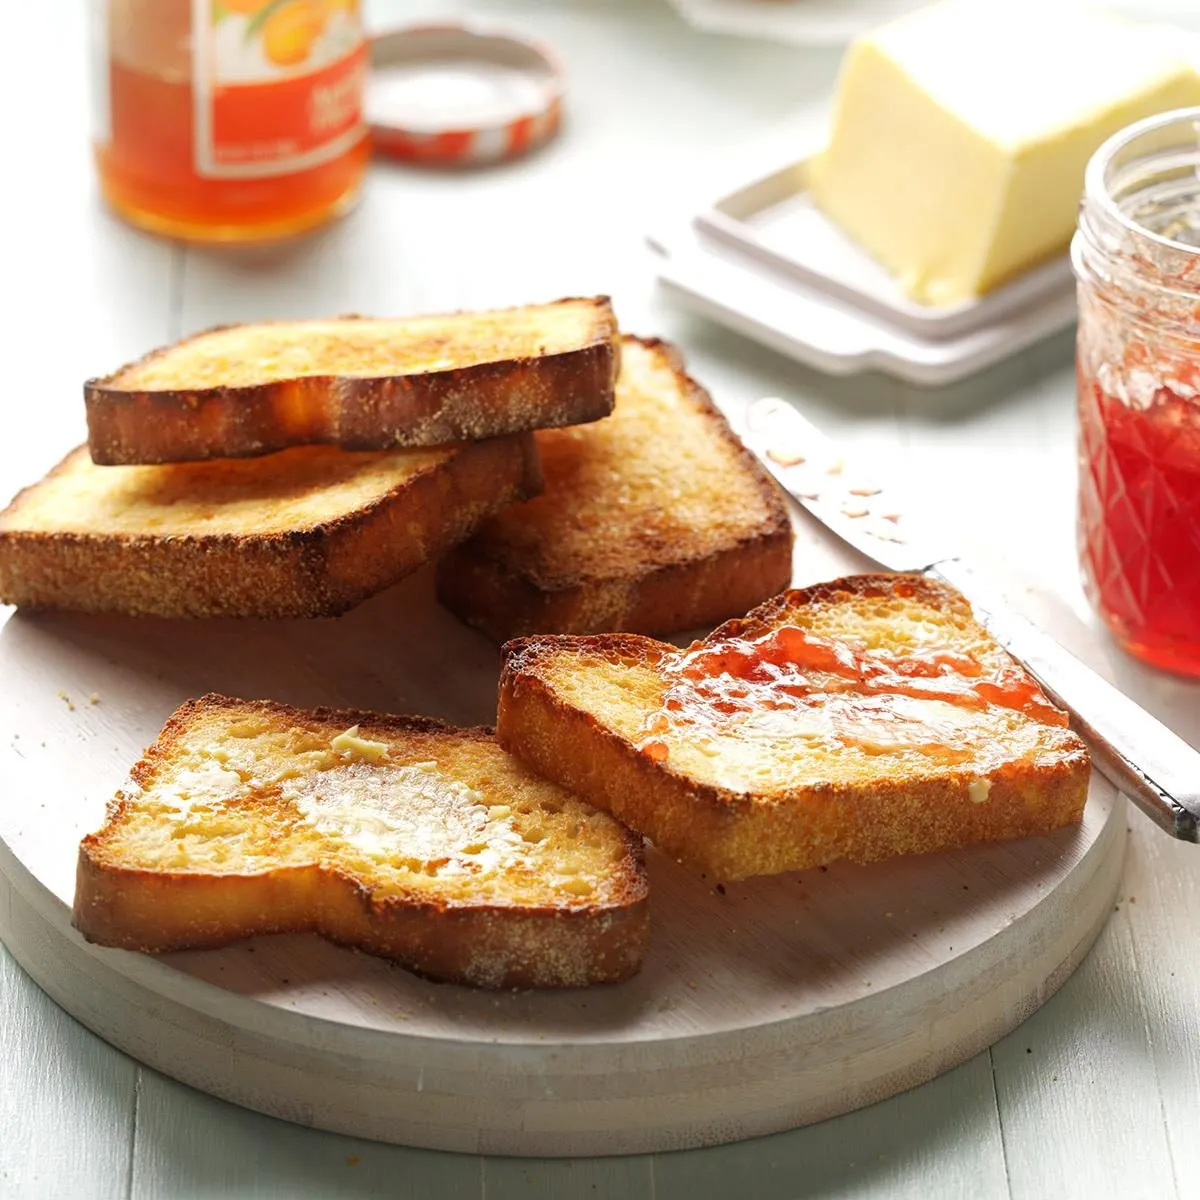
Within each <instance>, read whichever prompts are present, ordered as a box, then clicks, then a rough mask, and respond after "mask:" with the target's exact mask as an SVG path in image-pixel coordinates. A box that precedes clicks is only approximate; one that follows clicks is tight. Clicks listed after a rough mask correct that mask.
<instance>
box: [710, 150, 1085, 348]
mask: <svg viewBox="0 0 1200 1200" xmlns="http://www.w3.org/2000/svg"><path fill="white" fill-rule="evenodd" d="M814 157H815V150H814V153H813V154H809V155H805V156H804V157H802V158H800V159H798V160H795V161H790V162H787V163H786V164H784V165H783V166H780V167H778V168H776V169H775V170H771V171H769V172H768V173H767V174H765V175H759V176H757V177H755V178H752V179H750V180H749V181H748V182H746V183H743V184H739V185H738V186H736V187H735V188H733V189H732V190H729V191H727V192H724V193H723V194H721V195H720V196H718V197H717V198H716V199H715V200H714V201H713V202H712V203H711V204H710V205H709V207H707V208H705V209H704V210H702V211H701V212H699V213H697V214H696V216H695V217H694V218H693V220H694V223H695V226H696V229H697V230H698V231H699V232H700V234H701V235H702V236H706V237H710V238H713V239H715V240H716V241H718V242H721V243H724V244H725V245H728V246H730V247H732V248H733V249H735V250H737V251H740V252H742V253H744V254H745V255H747V256H748V257H749V258H751V259H753V260H755V262H756V263H758V264H760V265H761V266H763V267H765V268H766V269H767V270H769V271H774V272H779V273H782V274H786V275H789V276H792V277H794V278H795V279H797V280H798V281H800V282H801V283H806V284H808V285H810V286H812V287H817V288H820V289H821V290H823V291H825V292H826V293H828V294H829V295H831V296H835V297H837V298H839V299H841V300H845V301H847V302H848V303H850V304H854V305H857V306H859V307H861V308H863V309H864V310H865V311H866V312H868V313H871V314H873V315H875V316H878V317H881V318H883V319H884V320H887V321H891V322H895V323H897V324H899V325H901V326H903V327H904V328H905V329H907V330H910V331H911V332H913V333H917V334H919V335H921V336H922V337H927V338H946V337H955V336H959V335H961V334H963V333H966V332H968V331H970V330H973V329H980V328H982V327H983V326H985V325H987V324H990V323H994V322H995V321H997V320H999V319H1000V318H1002V317H1007V316H1010V315H1012V314H1014V313H1017V312H1019V311H1024V310H1028V309H1029V308H1030V307H1031V306H1032V305H1035V304H1037V303H1038V302H1040V301H1041V300H1043V299H1047V298H1049V297H1050V296H1052V295H1061V294H1063V293H1065V292H1070V291H1071V290H1072V288H1073V282H1072V275H1071V264H1070V259H1069V258H1068V256H1067V254H1066V252H1065V251H1064V252H1063V253H1062V254H1060V255H1057V256H1056V257H1055V258H1053V259H1050V260H1048V261H1047V262H1044V263H1041V264H1039V265H1038V266H1036V267H1032V268H1031V269H1029V270H1028V271H1024V272H1022V273H1021V274H1020V275H1019V276H1017V277H1016V278H1014V279H1013V280H1012V281H1011V282H1009V283H1007V284H1005V285H1003V286H1001V287H998V288H995V289H993V290H992V291H990V292H988V293H987V294H986V295H984V296H981V297H979V298H978V299H974V300H968V301H963V302H960V303H958V304H954V305H948V306H945V307H938V306H934V305H928V304H919V303H917V302H916V301H915V300H912V299H910V298H909V297H908V296H907V295H906V294H905V292H904V291H903V290H902V289H901V288H900V286H899V285H898V284H897V283H896V281H895V279H893V278H892V276H891V275H890V274H889V273H888V272H887V270H886V269H885V268H884V267H882V266H881V265H880V264H879V263H878V262H876V261H875V260H874V259H873V258H872V257H871V256H870V255H869V254H867V253H866V251H864V250H863V249H862V248H861V247H859V246H858V244H857V243H855V242H854V241H853V240H852V239H851V238H850V237H848V236H847V235H846V234H845V233H843V232H842V230H841V229H840V228H839V227H838V226H837V225H836V224H835V223H834V222H833V221H831V220H830V219H829V217H827V216H826V215H825V214H824V213H823V212H822V211H821V209H820V208H818V207H817V205H816V204H815V203H814V202H813V199H812V196H811V194H810V192H809V190H808V175H809V167H810V163H811V162H812V160H813V158H814Z"/></svg>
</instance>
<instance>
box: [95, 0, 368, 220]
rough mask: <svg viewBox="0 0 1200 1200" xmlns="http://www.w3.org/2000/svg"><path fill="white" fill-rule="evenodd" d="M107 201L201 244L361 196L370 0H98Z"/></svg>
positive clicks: (100, 142) (326, 212)
mask: <svg viewBox="0 0 1200 1200" xmlns="http://www.w3.org/2000/svg"><path fill="white" fill-rule="evenodd" d="M92 3H93V14H92V15H93V27H92V28H93V47H92V49H93V60H94V62H93V71H94V99H93V111H94V117H95V127H96V132H95V138H94V144H95V154H96V163H97V167H98V170H99V174H100V186H101V190H102V192H103V194H104V197H105V199H106V200H107V201H108V203H109V204H110V205H111V206H112V208H114V209H115V210H116V211H117V212H118V213H119V214H120V215H121V216H123V217H125V218H126V219H127V220H129V221H131V222H132V223H133V224H135V225H139V226H141V227H143V228H145V229H150V230H153V231H155V232H157V233H163V234H167V235H169V236H173V237H181V238H187V239H190V240H195V241H211V242H233V241H258V240H267V239H273V238H279V237H286V236H288V235H291V234H296V233H301V232H303V231H305V230H308V229H311V228H313V227H314V226H316V225H319V224H321V223H322V222H324V221H326V220H328V219H330V218H332V217H335V216H337V215H339V214H340V213H342V212H343V211H345V210H346V209H347V208H348V207H349V206H350V205H352V204H353V202H354V200H355V198H356V196H357V194H358V190H359V187H360V184H361V181H362V177H363V173H364V171H365V169H366V165H367V159H368V155H369V145H368V140H367V135H366V127H365V125H364V123H363V115H362V97H363V85H364V80H365V76H366V47H365V43H364V38H363V30H362V21H361V17H360V13H359V6H358V0H92Z"/></svg>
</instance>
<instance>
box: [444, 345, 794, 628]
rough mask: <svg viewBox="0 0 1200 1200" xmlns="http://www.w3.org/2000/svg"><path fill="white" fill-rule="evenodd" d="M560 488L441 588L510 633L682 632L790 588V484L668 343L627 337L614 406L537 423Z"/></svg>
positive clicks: (459, 561)
mask: <svg viewBox="0 0 1200 1200" xmlns="http://www.w3.org/2000/svg"><path fill="white" fill-rule="evenodd" d="M536 437H537V443H538V452H539V454H540V455H541V459H542V469H543V471H544V473H545V477H546V486H545V490H544V491H543V492H542V494H541V495H540V496H538V497H537V498H535V499H533V500H528V501H526V502H525V503H524V504H518V505H514V506H513V507H511V508H508V509H505V510H504V511H503V512H501V513H500V514H499V515H497V516H495V517H492V518H491V519H490V520H489V521H488V522H486V524H484V525H483V526H482V528H481V529H480V530H479V532H478V533H476V534H475V536H474V537H472V538H471V539H470V540H469V541H467V542H465V543H464V544H463V545H461V546H460V547H458V548H457V549H456V550H454V551H453V552H452V553H451V554H449V555H448V556H447V557H446V558H445V559H443V560H442V562H441V563H440V564H439V567H438V597H439V599H440V600H441V601H442V603H443V604H444V605H446V607H447V608H449V609H450V610H451V611H453V612H454V613H456V614H457V615H458V616H460V617H461V618H462V619H463V620H464V621H466V622H467V623H468V624H470V625H474V626H476V627H477V628H479V629H481V630H482V631H483V632H484V633H486V634H487V635H488V636H489V637H491V638H492V639H494V640H495V641H497V642H503V641H506V640H507V639H508V638H512V637H518V636H521V635H523V634H530V633H602V632H609V631H617V630H625V631H631V632H637V633H653V634H671V633H677V632H679V631H680V630H686V629H695V628H697V627H698V626H701V625H714V624H716V623H717V622H718V621H723V620H725V618H727V617H732V616H734V615H736V614H740V613H744V612H745V611H746V610H747V609H748V608H750V607H751V606H752V605H755V604H757V603H759V601H761V600H764V599H766V598H767V597H768V596H773V595H775V594H776V593H777V592H779V591H781V590H782V589H783V588H785V587H786V586H787V584H788V582H789V580H790V579H791V571H792V529H791V523H790V521H789V520H788V514H787V509H786V508H785V507H784V503H783V499H782V497H781V495H780V492H779V490H778V488H777V487H776V485H775V483H774V482H773V481H772V480H771V478H770V477H769V476H768V475H767V473H766V472H765V471H763V470H762V468H761V467H760V466H759V465H758V463H757V461H756V460H755V459H754V457H753V455H751V454H750V453H749V452H748V451H747V450H746V449H745V447H744V446H743V445H742V444H741V442H740V441H739V440H738V439H737V437H736V436H735V435H734V433H733V431H732V430H731V429H730V428H729V425H728V423H727V422H726V420H725V418H724V417H723V416H722V415H721V413H720V411H719V410H718V409H717V408H716V407H715V406H714V405H713V403H712V401H711V400H710V399H709V397H708V394H707V393H706V392H705V391H704V389H703V388H701V387H700V385H699V384H698V383H696V381H695V380H694V379H692V378H691V377H690V376H688V375H687V374H686V373H685V372H684V369H683V360H682V359H681V357H680V356H679V354H678V353H677V351H676V350H675V349H674V347H672V346H670V345H668V344H667V343H665V342H660V341H646V340H642V339H639V338H633V337H625V338H623V339H622V346H621V373H620V375H619V377H618V379H617V401H616V407H615V408H614V410H613V414H612V416H610V417H606V418H605V419H604V420H603V421H597V422H596V423H595V424H592V425H586V426H581V427H579V428H576V429H553V430H545V431H542V432H539V433H538V434H537V435H536Z"/></svg>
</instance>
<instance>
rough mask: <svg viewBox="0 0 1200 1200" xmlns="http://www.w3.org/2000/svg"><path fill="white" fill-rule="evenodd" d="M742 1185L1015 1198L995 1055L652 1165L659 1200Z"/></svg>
mask: <svg viewBox="0 0 1200 1200" xmlns="http://www.w3.org/2000/svg"><path fill="white" fill-rule="evenodd" d="M951 1148H952V1149H951ZM737 1180H743V1181H745V1183H744V1186H745V1187H746V1188H747V1191H746V1192H745V1193H743V1194H746V1195H750V1194H752V1195H753V1196H754V1200H802V1198H805V1197H815V1196H853V1197H855V1200H868V1198H869V1200H910V1198H911V1200H928V1198H929V1197H930V1196H933V1195H937V1196H954V1197H970V1198H971V1200H1001V1198H1002V1197H1007V1196H1008V1195H1009V1191H1008V1186H1007V1182H1006V1179H1005V1169H1004V1151H1003V1145H1002V1141H1001V1133H1000V1122H999V1119H998V1117H997V1112H996V1101H995V1093H994V1091H993V1089H992V1067H991V1063H990V1061H989V1058H988V1055H987V1054H986V1053H984V1054H979V1055H976V1057H975V1058H973V1059H971V1060H970V1061H969V1062H966V1063H964V1064H963V1065H962V1066H961V1067H958V1068H957V1069H955V1070H953V1071H951V1072H949V1073H948V1074H947V1075H944V1076H942V1078H941V1079H940V1080H939V1081H938V1083H937V1085H936V1087H925V1088H918V1089H917V1090H916V1091H914V1092H908V1093H905V1094H904V1095H900V1096H893V1097H892V1098H891V1099H890V1100H884V1101H883V1102H882V1103H880V1104H875V1105H872V1106H871V1107H870V1108H865V1109H861V1110H860V1111H858V1112H854V1113H847V1114H846V1115H845V1116H843V1117H837V1118H835V1119H834V1120H832V1121H826V1122H825V1123H824V1124H822V1125H814V1126H811V1127H810V1128H808V1129H801V1130H797V1131H796V1132H795V1133H788V1134H778V1135H776V1136H775V1137H768V1138H759V1139H758V1140H756V1141H753V1142H743V1143H741V1144H740V1145H736V1146H727V1147H718V1148H715V1149H712V1150H698V1151H694V1152H692V1153H690V1154H660V1155H657V1156H656V1157H655V1160H654V1182H655V1191H656V1195H657V1196H658V1197H660V1198H661V1197H667V1196H680V1197H702V1196H711V1195H716V1194H719V1193H718V1192H715V1191H714V1190H713V1184H714V1182H718V1181H719V1183H720V1184H722V1185H724V1186H725V1187H727V1188H728V1187H729V1186H730V1185H731V1184H733V1183H734V1182H735V1181H737ZM750 1189H752V1191H751V1190H750ZM1064 1194H1066V1193H1064Z"/></svg>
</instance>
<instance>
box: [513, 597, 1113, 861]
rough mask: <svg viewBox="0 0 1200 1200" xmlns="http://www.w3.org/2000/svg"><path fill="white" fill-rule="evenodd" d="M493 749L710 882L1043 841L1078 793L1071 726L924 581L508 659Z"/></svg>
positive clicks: (558, 640)
mask: <svg viewBox="0 0 1200 1200" xmlns="http://www.w3.org/2000/svg"><path fill="white" fill-rule="evenodd" d="M497 735H498V737H499V740H500V743H501V745H503V746H504V747H505V749H507V750H509V751H510V752H512V753H513V754H515V755H517V756H518V757H519V758H521V759H522V760H523V761H525V762H526V763H527V764H528V765H529V766H530V767H531V768H532V769H534V770H535V771H537V772H539V773H540V774H542V775H544V776H545V777H546V778H547V779H551V780H553V781H554V782H556V783H558V784H560V785H562V786H563V787H567V788H569V789H571V790H572V791H573V792H574V793H576V794H577V795H579V796H581V797H583V798H584V799H585V800H587V801H589V802H590V803H592V804H595V805H596V806H597V807H599V808H602V809H604V810H606V811H607V812H610V813H611V814H612V815H613V816H615V817H616V818H617V819H618V820H619V821H622V822H623V823H624V824H626V825H628V826H629V827H630V828H632V829H636V830H638V831H639V832H641V833H643V834H645V835H646V836H648V837H649V838H651V839H652V840H653V841H654V842H655V843H656V844H657V845H658V846H659V847H660V848H661V849H663V850H665V851H666V852H667V853H669V854H671V855H673V856H674V857H676V858H678V859H680V860H682V861H684V862H687V863H690V864H691V865H693V866H694V867H696V868H698V869H700V870H701V871H704V872H706V873H707V874H708V875H709V876H710V877H714V878H716V879H726V880H733V879H740V878H743V877H746V876H751V875H763V874H773V873H777V872H782V871H789V870H801V869H805V868H810V867H815V866H818V865H822V864H825V863H829V862H832V861H834V860H836V859H849V860H852V861H855V862H869V861H872V860H875V859H881V858H886V857H888V856H890V855H896V854H916V853H922V852H925V851H933V850H946V849H951V848H955V847H962V846H969V845H972V844H974V843H978V842H991V841H996V840H1000V839H1004V838H1018V837H1025V836H1028V835H1031V834H1039V833H1046V832H1049V831H1050V830H1053V829H1057V828H1059V827H1060V826H1063V825H1067V824H1070V823H1072V822H1075V821H1078V820H1079V819H1080V817H1081V815H1082V812H1083V806H1084V801H1085V798H1086V795H1087V788H1088V776H1089V761H1088V753H1087V749H1086V747H1085V746H1084V744H1083V742H1082V741H1081V740H1080V739H1079V738H1078V737H1077V736H1076V735H1075V734H1074V733H1072V732H1071V730H1070V729H1069V728H1068V727H1067V715H1066V713H1064V712H1062V711H1061V710H1060V709H1058V708H1056V707H1055V706H1054V705H1053V704H1052V703H1051V702H1050V701H1049V700H1048V699H1047V697H1046V696H1045V695H1044V694H1043V693H1042V691H1041V690H1040V688H1039V687H1038V685H1037V684H1036V682H1035V681H1034V680H1033V679H1032V678H1031V677H1030V676H1029V674H1028V673H1027V672H1026V671H1025V670H1024V669H1023V668H1022V667H1021V666H1019V665H1018V664H1017V663H1016V662H1015V661H1014V660H1013V659H1012V658H1011V657H1010V656H1009V655H1008V654H1007V652H1006V651H1005V650H1004V649H1003V648H1002V647H1001V646H999V645H998V644H997V643H996V641H995V640H994V639H993V638H992V637H991V636H990V635H989V634H988V633H987V632H986V631H985V630H984V629H983V627H982V626H981V625H979V624H978V622H977V621H976V620H975V619H974V617H973V615H972V612H971V609H970V606H969V605H968V604H967V602H966V601H965V599H964V598H963V597H962V596H961V595H959V594H958V593H957V592H955V591H954V590H953V589H951V588H948V587H946V586H944V585H942V584H939V583H937V582H934V581H931V580H929V579H927V578H925V577H924V576H906V575H860V576H853V577H849V578H846V579H841V580H837V581H835V582H833V583H826V584H819V585H817V586H815V587H809V588H804V589H801V590H796V591H789V592H786V593H784V594H783V595H781V596H779V597H777V598H775V599H772V600H769V601H767V602H766V603H765V604H762V605H760V606H759V607H758V608H756V609H754V610H753V611H752V612H751V613H750V614H749V615H748V616H746V617H745V618H743V619H740V620H733V621H729V622H727V623H726V624H724V625H722V626H721V627H719V628H718V629H717V630H715V631H714V632H713V633H712V634H711V635H710V636H708V637H706V638H704V639H703V640H702V641H699V642H696V643H694V644H693V645H692V646H691V647H690V648H688V649H687V650H679V649H677V648H676V647H674V646H671V645H668V644H665V643H662V642H659V641H655V640H653V639H651V638H646V637H640V636H636V635H631V634H609V635H597V636H590V637H573V636H557V637H531V638H524V639H518V640H516V641H513V642H510V643H509V644H508V645H507V646H506V647H505V650H504V665H503V673H502V676H501V682H500V699H499V715H498V722H497Z"/></svg>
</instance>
